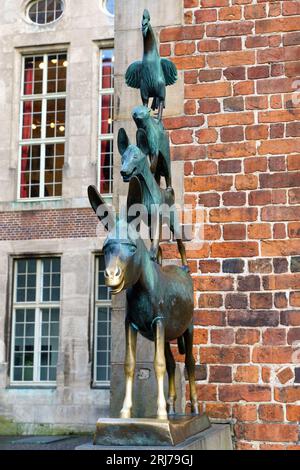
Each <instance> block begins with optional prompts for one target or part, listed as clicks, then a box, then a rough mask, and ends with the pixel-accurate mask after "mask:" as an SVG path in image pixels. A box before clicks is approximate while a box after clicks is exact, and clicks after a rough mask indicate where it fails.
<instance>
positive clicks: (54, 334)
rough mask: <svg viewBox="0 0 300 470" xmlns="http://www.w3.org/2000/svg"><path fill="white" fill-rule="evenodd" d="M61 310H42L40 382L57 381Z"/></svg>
mask: <svg viewBox="0 0 300 470" xmlns="http://www.w3.org/2000/svg"><path fill="white" fill-rule="evenodd" d="M58 320H59V309H58V308H50V309H42V337H41V351H40V361H41V365H42V366H43V367H41V370H40V380H41V381H53V380H56V365H57V359H58V344H59V341H58V340H59V321H58Z"/></svg>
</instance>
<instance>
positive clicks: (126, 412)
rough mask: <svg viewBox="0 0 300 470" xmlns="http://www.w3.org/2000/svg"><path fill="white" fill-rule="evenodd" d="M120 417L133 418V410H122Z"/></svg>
mask: <svg viewBox="0 0 300 470" xmlns="http://www.w3.org/2000/svg"><path fill="white" fill-rule="evenodd" d="M120 418H121V419H130V418H131V410H121V413H120Z"/></svg>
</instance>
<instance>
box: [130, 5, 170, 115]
mask: <svg viewBox="0 0 300 470" xmlns="http://www.w3.org/2000/svg"><path fill="white" fill-rule="evenodd" d="M142 33H143V40H144V55H143V60H142V61H137V62H134V63H133V64H131V65H130V66H129V67H128V69H127V72H126V75H125V80H126V83H127V85H128V86H129V87H131V88H138V89H140V91H141V97H142V101H143V105H144V106H147V107H148V105H149V99H150V98H153V102H152V106H151V107H152V109H153V111H155V110H158V119H159V120H161V119H162V115H163V109H164V107H165V100H166V86H168V85H173V84H174V83H175V82H176V80H177V78H178V75H177V69H176V66H175V65H174V64H173V62H171V61H170V60H168V59H164V58H161V57H160V55H159V52H158V48H157V43H156V39H155V35H154V31H153V29H152V26H151V24H150V14H149V11H148V10H144V13H143V21H142Z"/></svg>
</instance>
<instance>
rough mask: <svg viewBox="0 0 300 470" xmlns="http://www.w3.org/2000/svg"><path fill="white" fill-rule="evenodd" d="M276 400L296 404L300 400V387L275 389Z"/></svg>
mask: <svg viewBox="0 0 300 470" xmlns="http://www.w3.org/2000/svg"><path fill="white" fill-rule="evenodd" d="M274 398H275V400H276V401H279V402H281V403H294V402H296V401H299V400H300V387H299V386H290V387H282V388H275V391H274Z"/></svg>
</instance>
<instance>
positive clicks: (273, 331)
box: [263, 328, 286, 346]
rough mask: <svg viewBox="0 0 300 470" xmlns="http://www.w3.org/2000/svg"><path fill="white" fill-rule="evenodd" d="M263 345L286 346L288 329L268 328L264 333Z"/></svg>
mask: <svg viewBox="0 0 300 470" xmlns="http://www.w3.org/2000/svg"><path fill="white" fill-rule="evenodd" d="M263 344H266V345H270V346H276V345H278V346H284V345H285V344H286V329H285V328H267V329H266V330H265V331H264V332H263Z"/></svg>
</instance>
